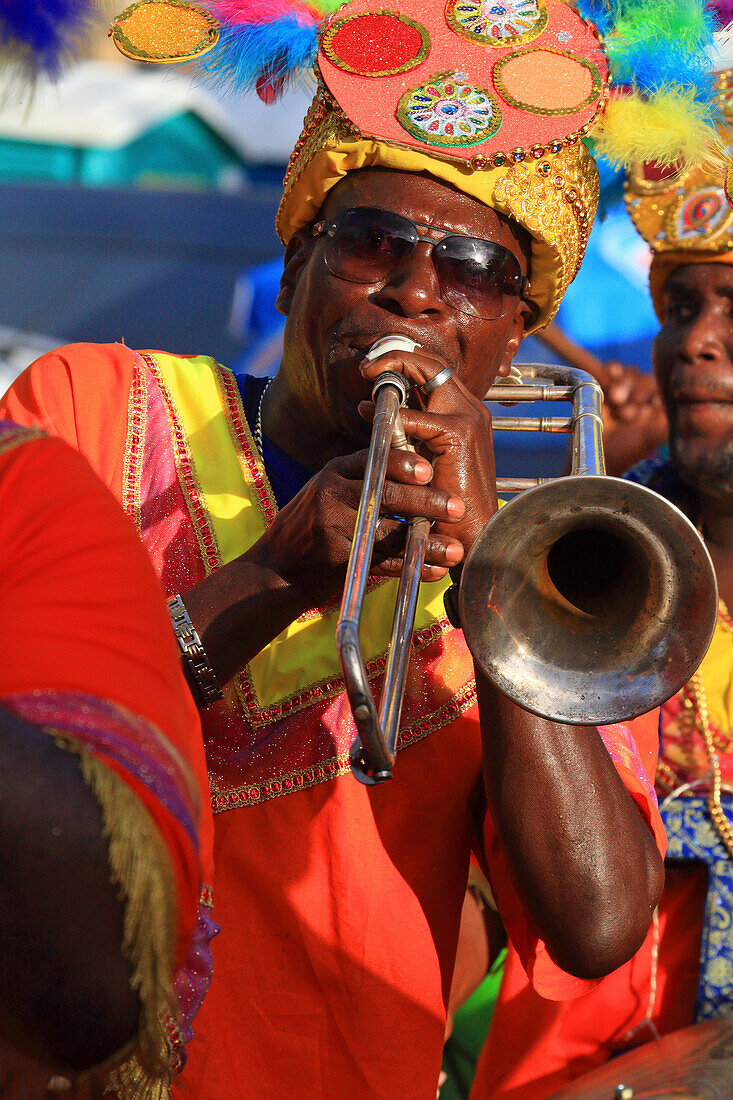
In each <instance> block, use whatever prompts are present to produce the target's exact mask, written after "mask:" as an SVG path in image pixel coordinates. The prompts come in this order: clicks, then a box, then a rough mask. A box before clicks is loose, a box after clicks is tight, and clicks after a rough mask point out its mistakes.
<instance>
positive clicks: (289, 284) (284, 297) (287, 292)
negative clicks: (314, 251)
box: [275, 230, 309, 317]
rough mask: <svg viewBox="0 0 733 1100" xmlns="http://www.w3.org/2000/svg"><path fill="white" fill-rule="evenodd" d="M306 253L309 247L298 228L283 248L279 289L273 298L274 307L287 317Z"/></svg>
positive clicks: (306, 256) (306, 257)
mask: <svg viewBox="0 0 733 1100" xmlns="http://www.w3.org/2000/svg"><path fill="white" fill-rule="evenodd" d="M308 254H309V249H308V247H307V245H306V242H305V237H304V234H303V233H302V231H301V230H298V232H297V233H293V235H292V237H291V238H290V240H289V241H288V243H287V245H286V248H285V266H284V268H283V273H282V278H281V279H280V290H279V291H278V295H277V298H276V300H275V308H276V309H277V310H278V311H279V312H280V313H282V314H283V316H284V317H287V315H288V312H289V310H290V306H291V304H292V301H293V294H294V293H295V288H296V286H297V285H298V279H299V278H300V273H301V271H302V269H303V265H304V264H305V261H306V260H307V259H308Z"/></svg>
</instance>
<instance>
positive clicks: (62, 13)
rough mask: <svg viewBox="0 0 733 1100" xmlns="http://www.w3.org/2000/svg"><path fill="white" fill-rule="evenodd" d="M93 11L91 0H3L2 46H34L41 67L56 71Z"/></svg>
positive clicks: (27, 47) (28, 47) (1, 19)
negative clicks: (91, 9)
mask: <svg viewBox="0 0 733 1100" xmlns="http://www.w3.org/2000/svg"><path fill="white" fill-rule="evenodd" d="M90 15H91V11H90V0H2V5H1V6H0V48H11V49H12V48H15V47H21V48H25V49H27V50H30V51H31V53H32V55H33V57H34V59H35V61H36V63H37V64H38V65H39V67H41V68H43V69H46V70H47V71H48V72H49V73H51V74H56V73H57V72H58V71H59V68H60V66H61V63H62V61H63V55H64V53H65V52H66V51H67V50H68V49H69V47H70V46H71V45H72V44H73V43H74V40H75V39H76V38H77V36H78V35H79V34H81V32H82V31H83V30H84V29H85V26H86V24H87V22H88V20H89V18H90Z"/></svg>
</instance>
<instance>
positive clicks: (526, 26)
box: [445, 0, 547, 46]
mask: <svg viewBox="0 0 733 1100" xmlns="http://www.w3.org/2000/svg"><path fill="white" fill-rule="evenodd" d="M445 18H446V21H447V23H448V26H449V27H451V29H452V30H454V31H455V32H456V34H460V35H463V37H464V38H470V39H471V41H472V42H480V43H481V44H482V45H484V46H516V45H519V44H520V43H521V42H530V41H531V40H532V39H533V38H536V37H537V35H538V34H541V32H542V31H543V30H544V28H545V26H546V25H547V8H546V6H545V0H448V3H447V4H446V6H445Z"/></svg>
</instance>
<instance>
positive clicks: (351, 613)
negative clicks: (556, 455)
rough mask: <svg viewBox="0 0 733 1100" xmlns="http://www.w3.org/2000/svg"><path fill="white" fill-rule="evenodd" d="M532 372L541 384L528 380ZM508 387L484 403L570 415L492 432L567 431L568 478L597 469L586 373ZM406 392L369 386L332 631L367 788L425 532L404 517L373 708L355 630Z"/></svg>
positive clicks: (382, 748) (514, 483) (388, 766)
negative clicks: (545, 404) (370, 407)
mask: <svg viewBox="0 0 733 1100" xmlns="http://www.w3.org/2000/svg"><path fill="white" fill-rule="evenodd" d="M539 374H541V376H542V377H543V378H544V379H546V380H545V381H543V382H536V381H535V379H536V378H537V377H538V375H539ZM515 379H516V376H515ZM524 379H526V381H525V380H524ZM512 382H513V380H512V379H509V380H508V381H507V383H503V384H499V385H494V386H492V387H491V389H490V390H489V392H488V394H487V395H486V398H485V400H486V401H501V402H505V403H514V402H516V401H570V402H571V403H572V406H573V415H572V417H570V418H562V417H551V418H544V420H542V421H540V422H538V420H537V419H536V418H532V417H526V418H502V419H501V421H500V423H499V424H497V425H496V426H497V428H504V429H505V430H514V431H538V430H540V431H566V432H573V433H574V444H573V473H585V472H593V473H603V472H604V466H603V445H602V442H601V440H602V436H601V427H602V422H601V416H600V410H601V403H602V400H603V396H602V392H601V389H600V386H598V384H597V383H596V382H595V381H594V379H593V378H592V377H591V376H590V375H589V374H585V373H584V372H583V371H578V370H572V369H570V368H567V369H566V368H563V367H549V368H545V367H544V366H534V365H529V366H525V367H523V368H522V380H521V381H518V383H517V384H512ZM408 391H409V383H408V382H407V381H406V379H405V378H404V376H403V375H401V374H396V373H394V372H392V371H387V372H385V373H384V374H382V375H380V376H379V378H378V379H377V380H376V381H375V383H374V386H373V388H372V399H373V401H374V403H375V416H374V424H373V428H372V436H371V442H370V445H369V453H368V457H367V465H366V470H365V473H364V489H363V492H362V497H361V500H360V502H359V510H358V513H357V517H356V527H355V530H354V538H353V541H352V544H351V554H350V557H349V564H348V568H347V574H346V583H345V586H344V594H343V598H342V601H341V610H340V613H339V618H338V623H337V626H336V649H337V652H338V656H339V662H340V664H341V670H342V673H343V677H344V683H345V686H346V693H347V696H348V699H349V703H350V705H351V712H352V714H353V716H354V722H355V724H356V729H357V738H356V740H355V741H354V744H353V745H352V748H351V751H350V754H349V756H350V761H351V768H352V771H353V773H354V775H355V776H356V778H357V779H359V780H360V781H361V782H362V783H366V784H369V785H372V784H376V783H382V782H384V781H385V780H387V779H390V778H391V776H392V767H393V766H394V761H395V755H396V751H397V736H398V731H399V722H400V716H401V713H402V701H403V698H404V690H405V680H406V676H407V666H408V663H409V658H410V646H411V641H412V633H413V627H414V623H415V614H416V612H417V601H418V594H419V588H420V575H421V573H422V567H423V563H424V560H425V550H426V546H427V538H428V532H429V529H430V524H429V523H428V521H427V520H425V519H422V518H412V519H410V520H409V521H408V524H407V527H408V531H407V539H406V545H405V551H404V567H403V569H402V572H401V574H400V582H399V588H398V592H397V600H396V603H395V612H394V618H393V621H392V633H391V638H390V645H389V653H388V657H387V666H386V669H385V675H384V685H383V689H382V697H381V703H380V707H379V711H378V710H377V707H376V704H375V702H374V697H373V695H372V692H371V688H370V687H369V681H368V678H367V674H366V667H365V664H364V660H363V657H362V654H361V647H360V642H359V625H360V621H361V612H362V606H363V602H364V596H365V594H366V586H367V581H368V578H369V571H370V568H371V560H372V553H373V550H374V539H375V535H376V529H377V524H378V523H379V519H380V502H381V498H382V492H383V489H384V480H385V472H386V466H387V458H388V456H389V450H390V448H391V447H397V448H400V449H407V448H409V449H411V446H410V444H409V443H408V441H407V438H406V436H405V433H404V430H403V429H402V424H401V420H400V416H399V409H400V406H401V405H403V404H404V403H405V402H406V400H407V395H408ZM537 484H539V482H538V480H537V479H525V478H521V479H517V478H515V479H511V480H509V479H505V480H500V481H499V482H498V483H497V487H498V489H499V491H503V492H516V491H518V490H522V489H526V488H529V487H531V486H534V485H537Z"/></svg>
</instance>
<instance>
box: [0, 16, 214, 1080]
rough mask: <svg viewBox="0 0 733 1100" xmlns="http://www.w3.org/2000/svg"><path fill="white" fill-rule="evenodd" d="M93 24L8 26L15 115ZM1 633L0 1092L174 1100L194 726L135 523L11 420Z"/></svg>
mask: <svg viewBox="0 0 733 1100" xmlns="http://www.w3.org/2000/svg"><path fill="white" fill-rule="evenodd" d="M91 7H92V5H91V4H89V3H87V2H86V0H73V2H71V3H62V4H57V3H49V2H48V0H24V2H23V3H22V4H10V5H7V4H6V5H4V6H3V10H2V12H0V53H1V62H2V63H1V65H0V84H2V83H3V81H4V80H7V81H8V86H9V88H10V91H8V87H5V86H4V91H6V92H8V95H10V94H11V92H12V93H13V94H15V93H17V92H18V91H19V90H20V89H21V88H22V87H23V84H22V83H21V80H20V77H21V76H22V77H23V78H25V77H30V76H31V74H32V73H33V72H34V71H47V72H49V73H51V74H55V73H57V72H58V71H59V69H60V67H61V64H62V61H66V60H67V59H68V58H69V56H70V54H71V48H72V46H74V45H76V44H77V42H78V39H79V36H80V35H81V33H82V32H83V30H84V28H85V26H86V24H87V23H88V21H89V19H90V15H91ZM8 74H10V76H9V77H8ZM112 587H113V588H114V595H113V596H111V591H112ZM0 621H2V624H3V635H2V641H1V642H0V653H1V657H2V660H0V863H1V864H2V875H0V1093H2V1096H3V1097H7V1098H8V1100H14V1098H16V1097H17V1098H18V1100H21V1098H22V1100H36V1098H37V1097H38V1098H46V1097H48V1096H50V1095H53V1094H56V1093H60V1094H63V1095H66V1096H68V1097H71V1096H72V1095H73V1096H74V1097H77V1096H78V1097H80V1098H81V1097H84V1098H86V1097H91V1096H101V1095H102V1094H103V1092H107V1091H108V1090H110V1089H112V1090H114V1091H115V1092H117V1094H118V1095H119V1096H120V1097H122V1096H128V1095H131V1094H132V1092H134V1093H135V1095H136V1096H143V1095H144V1096H152V1095H156V1096H159V1095H162V1094H163V1093H167V1091H168V1083H169V1080H170V1077H171V1075H172V1073H173V1072H174V1071H175V1070H176V1069H177V1068H180V1066H181V1064H182V1062H183V1060H184V1055H183V1052H182V1050H181V1039H180V1032H181V1027H182V1026H188V1023H189V1022H190V1018H191V1017H192V1015H193V1014H194V1012H195V1009H196V1006H197V1004H198V1001H199V1000H200V999H201V996H202V995H203V992H204V990H205V988H206V986H207V984H208V980H209V977H210V972H211V956H210V952H209V948H208V943H209V940H210V939H211V937H212V934H213V932H214V931H215V926H214V924H213V922H212V920H211V916H210V913H211V887H210V885H206V884H207V883H211V881H212V877H213V868H212V854H211V845H212V832H213V830H212V822H211V814H210V809H209V803H208V786H207V783H206V765H205V760H204V754H203V744H202V740H201V727H200V723H199V720H198V715H197V713H196V710H195V707H194V706H193V704H192V702H191V699H190V697H189V694H188V693H187V690H186V686H185V682H184V680H183V677H182V675H181V670H180V666H179V662H178V654H177V649H176V646H175V643H174V641H173V639H172V638H171V634H170V626H169V623H168V620H167V616H166V614H165V610H164V607H163V604H162V600H161V591H160V585H159V582H158V579H157V577H156V576H155V573H154V572H153V570H152V568H151V565H150V562H149V560H148V558H147V555H146V554H145V552H144V550H143V548H142V547H141V546H140V542H139V539H138V538H137V537H136V533H135V529H134V527H133V525H132V524H131V523H130V521H129V519H127V518H126V517H125V516H124V515H123V513H122V511H121V509H120V506H119V504H118V502H117V501H115V500H114V498H113V497H112V495H111V493H110V492H109V490H108V489H107V488H106V487H105V486H104V485H102V484H101V482H100V480H99V478H98V477H97V476H96V475H95V474H94V473H93V472H92V470H91V469H90V467H89V464H88V463H87V462H86V460H85V459H84V458H83V457H82V456H81V455H79V454H78V453H77V452H76V450H74V449H72V448H70V447H69V446H67V445H66V444H65V443H63V442H62V441H61V440H59V439H52V438H48V437H47V436H45V435H44V434H43V433H42V432H40V431H39V430H37V429H34V428H30V429H29V428H27V427H21V426H19V425H17V424H13V423H12V422H9V421H4V422H2V423H0Z"/></svg>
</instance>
